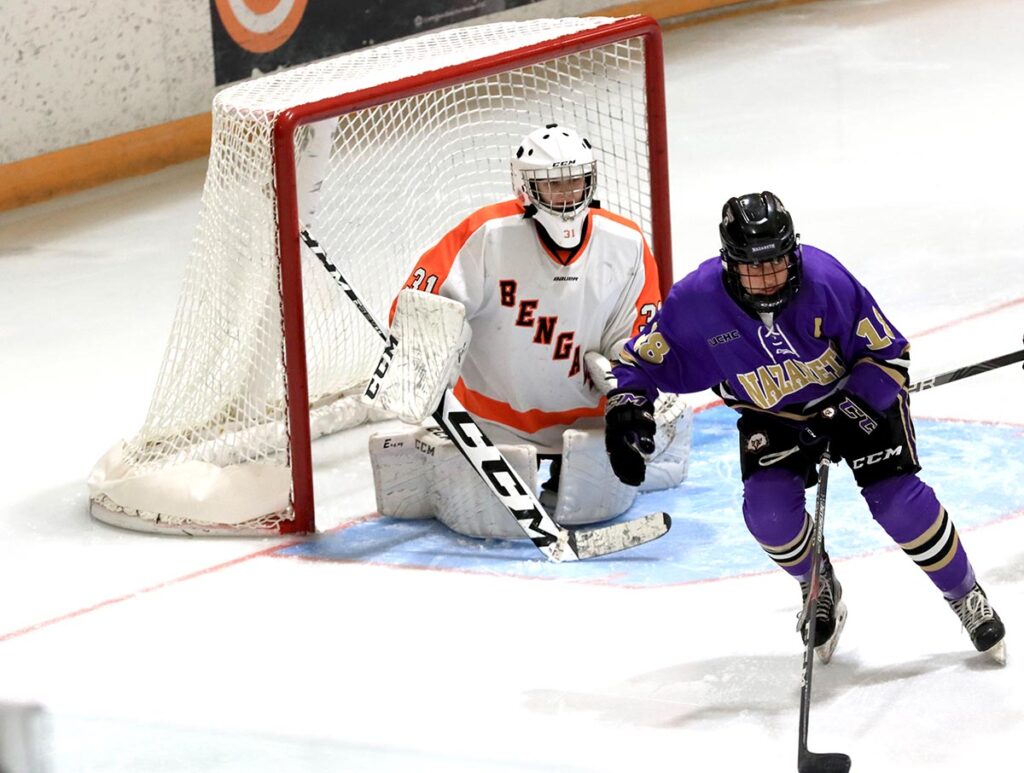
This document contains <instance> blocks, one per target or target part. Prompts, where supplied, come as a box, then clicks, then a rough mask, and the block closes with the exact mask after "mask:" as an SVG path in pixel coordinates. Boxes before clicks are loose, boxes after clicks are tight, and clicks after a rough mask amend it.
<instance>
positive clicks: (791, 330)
mask: <svg viewBox="0 0 1024 773" xmlns="http://www.w3.org/2000/svg"><path fill="white" fill-rule="evenodd" d="M719 230H720V235H721V239H722V251H721V254H720V256H718V257H715V258H712V259H710V260H707V261H705V262H704V263H702V264H701V265H700V266H699V267H698V268H697V269H696V270H695V271H693V272H692V273H691V274H689V275H688V276H686V277H684V278H683V279H682V280H680V281H679V282H677V283H676V284H675V286H674V287H673V288H672V291H671V292H670V293H669V295H668V298H667V299H666V300H665V303H664V306H663V307H662V309H661V310H660V312H659V313H658V314H657V315H656V316H655V318H654V319H653V320H652V322H651V323H650V324H649V325H648V326H647V327H646V328H644V329H643V330H642V331H641V332H640V334H639V335H637V336H636V337H635V338H633V339H632V340H631V341H630V342H629V343H628V344H627V345H626V349H625V352H624V354H623V356H622V361H621V363H620V364H619V365H618V366H616V367H615V369H614V374H615V377H616V378H617V380H618V384H617V389H615V390H614V391H613V392H611V393H610V394H609V399H608V402H607V408H606V430H605V441H606V446H607V449H608V455H609V458H610V460H611V465H612V469H613V470H614V471H615V474H616V475H617V476H618V477H619V479H620V480H622V481H623V482H624V483H627V484H630V485H634V486H635V485H639V484H640V483H641V482H642V481H643V479H644V453H648V452H649V451H650V450H651V449H653V435H654V421H653V420H652V418H651V409H652V401H653V400H654V398H655V397H656V396H657V393H658V391H659V390H660V391H662V392H684V393H685V392H697V391H700V390H703V389H708V388H711V389H714V390H715V392H716V393H717V394H718V395H719V396H721V397H722V399H723V400H724V401H725V403H726V405H729V406H731V407H732V408H734V409H736V410H737V411H739V414H740V418H739V421H738V422H737V427H738V428H739V434H740V465H741V470H742V477H743V517H744V520H745V522H746V525H747V528H748V529H749V530H750V533H751V534H752V535H753V536H754V538H755V539H756V540H757V541H758V543H759V544H760V545H761V547H762V548H763V549H764V550H765V551H766V552H767V553H768V555H769V556H770V557H771V558H772V560H774V561H775V562H776V563H777V564H778V565H779V566H780V567H782V568H783V569H785V570H786V571H787V572H788V573H789V574H791V575H792V576H793V577H795V578H797V579H798V580H799V581H800V586H801V589H802V591H803V594H804V598H805V599H806V596H807V592H808V589H809V584H810V582H809V581H810V565H811V558H810V554H811V534H810V531H811V528H812V522H811V518H810V516H809V515H808V514H807V512H806V510H805V502H804V497H805V492H804V490H805V488H806V487H809V486H812V485H813V484H814V482H815V480H816V477H817V474H816V462H817V460H818V454H819V453H820V449H819V448H815V447H814V441H815V439H817V441H818V442H823V439H826V438H827V439H828V440H829V441H830V448H831V452H832V456H833V458H836V459H838V458H842V459H845V460H846V463H847V464H848V465H849V466H850V468H851V469H852V471H853V475H854V478H855V479H856V481H857V485H858V486H859V487H860V489H861V494H862V495H863V497H864V499H865V501H866V502H867V504H868V508H869V509H870V511H871V514H872V516H873V517H874V519H875V520H876V521H877V522H878V523H879V524H880V525H881V527H882V528H883V529H884V530H885V531H886V533H887V534H888V535H889V536H890V537H891V538H892V539H893V541H895V542H896V543H897V544H898V545H899V546H900V547H901V548H902V549H903V551H904V552H905V553H906V554H907V555H908V556H909V557H910V558H911V559H912V560H913V561H914V562H915V563H916V564H917V565H918V566H919V567H921V569H923V570H924V571H925V572H926V573H927V575H928V577H929V579H930V580H931V581H932V582H933V583H934V584H935V586H936V587H937V588H938V589H939V590H940V591H941V592H942V594H943V595H944V596H945V598H946V600H947V601H948V602H949V605H950V606H951V607H952V609H953V610H954V611H955V612H956V614H957V615H958V616H959V618H960V620H961V622H962V623H963V626H964V628H965V629H966V630H967V632H968V633H969V634H970V637H971V641H972V642H973V644H974V646H975V647H976V648H977V649H978V650H979V651H982V652H988V653H989V654H991V655H992V656H993V657H994V658H995V659H996V660H998V661H1000V662H1004V661H1005V646H1004V643H1003V637H1004V634H1005V629H1004V626H1003V623H1002V621H1001V620H1000V619H999V616H998V615H997V614H996V612H995V610H994V609H993V608H992V605H991V604H990V603H989V601H988V599H987V598H986V595H985V592H984V591H983V590H982V588H981V586H980V585H979V584H978V583H977V581H976V579H975V576H974V569H973V568H972V567H971V563H970V561H969V560H968V558H967V553H966V552H965V550H964V547H963V545H962V544H961V542H960V538H959V536H958V534H957V531H956V528H955V527H954V525H953V521H952V519H951V518H950V517H949V515H948V514H947V513H946V510H945V508H943V506H942V505H941V504H940V503H939V500H938V499H937V498H936V496H935V493H934V491H932V489H931V487H929V486H928V485H927V484H926V483H924V482H923V481H922V480H921V479H920V478H919V477H918V474H917V473H918V472H919V470H920V469H921V467H920V464H919V461H918V456H917V447H916V443H915V438H914V427H913V424H912V423H911V418H910V401H909V398H908V395H907V391H906V386H907V374H908V366H909V348H910V347H909V344H908V343H907V340H906V339H905V338H904V337H903V336H902V335H901V334H900V333H899V331H898V330H896V329H895V328H894V327H893V325H892V324H891V323H890V322H889V320H888V319H887V318H886V317H885V315H884V314H883V313H882V311H881V309H880V308H879V306H878V304H877V303H876V302H875V299H874V298H872V296H871V294H870V293H869V292H868V291H867V290H866V289H865V288H864V287H863V285H861V284H860V282H858V281H857V280H856V279H855V278H854V277H853V276H852V275H851V274H850V273H849V272H848V271H847V270H846V269H845V268H844V267H843V266H842V265H841V264H840V263H839V261H837V260H836V259H835V258H833V257H832V256H831V255H829V254H828V253H827V252H823V251H822V250H819V249H817V248H815V247H812V246H810V245H801V244H800V243H799V235H798V234H796V233H795V232H794V229H793V220H792V217H791V216H790V214H789V213H788V212H787V211H786V209H785V207H784V206H783V204H782V202H781V201H780V200H779V199H778V198H777V197H776V196H775V195H773V194H772V193H768V192H765V193H752V194H747V195H744V196H740V197H738V198H732V199H729V201H728V202H726V204H725V206H724V208H723V210H722V222H721V225H720V228H719ZM821 580H822V594H821V597H820V601H819V606H818V622H817V626H816V635H815V649H816V651H817V652H818V655H819V658H820V659H821V660H823V661H824V662H828V659H829V658H830V657H831V655H832V652H833V651H834V649H835V645H836V643H837V642H838V639H839V635H840V633H841V632H842V628H843V624H844V621H845V617H846V608H845V604H844V603H843V601H842V587H841V586H840V584H839V581H838V580H837V579H836V576H835V571H834V569H833V567H832V564H831V563H830V562H829V560H828V555H827V553H826V554H825V555H824V556H823V560H822V570H821ZM806 635H807V633H806V629H805V630H804V636H805V637H806Z"/></svg>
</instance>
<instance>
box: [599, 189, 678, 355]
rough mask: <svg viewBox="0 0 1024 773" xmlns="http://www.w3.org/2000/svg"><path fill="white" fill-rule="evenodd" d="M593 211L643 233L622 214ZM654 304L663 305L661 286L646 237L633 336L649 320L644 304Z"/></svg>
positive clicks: (655, 306) (655, 263)
mask: <svg viewBox="0 0 1024 773" xmlns="http://www.w3.org/2000/svg"><path fill="white" fill-rule="evenodd" d="M591 212H592V213H594V214H596V215H599V216H600V217H606V218H608V219H609V220H613V221H615V222H616V223H619V224H620V225H624V226H626V227H627V228H632V229H633V230H634V231H639V232H640V233H641V235H642V234H643V232H642V231H640V227H639V226H638V225H637V224H636V223H634V222H633V221H632V220H629V219H628V218H625V217H622V216H621V215H616V214H615V213H614V212H606V211H605V210H603V209H592V210H591ZM652 304H653V307H654V308H657V307H658V306H659V305H661V286H660V284H659V283H658V263H657V261H655V259H654V253H653V252H651V248H650V247H648V246H647V239H644V287H643V289H642V290H641V291H640V295H639V297H638V298H637V299H636V322H635V323H633V336H636V335H637V334H638V333H639V332H640V328H641V327H643V325H644V324H645V323H646V321H647V316H648V315H646V314H645V313H644V306H651V305H652Z"/></svg>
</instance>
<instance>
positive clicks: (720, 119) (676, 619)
mask: <svg viewBox="0 0 1024 773" xmlns="http://www.w3.org/2000/svg"><path fill="white" fill-rule="evenodd" d="M1022 29H1024V4H1022V3H1020V2H1015V1H1014V0H987V1H986V2H984V3H980V2H977V1H976V0H848V1H845V2H820V3H814V4H810V5H803V6H797V7H794V8H790V9H784V10H777V11H773V12H769V13H757V14H752V15H748V16H743V17H739V18H736V19H732V20H728V21H721V22H717V23H714V24H706V25H701V26H696V27H689V28H683V29H679V30H676V31H672V32H669V33H667V34H666V38H665V42H666V54H667V70H668V82H667V88H668V92H669V110H670V116H669V120H670V125H669V137H670V151H671V157H670V160H671V169H672V191H671V193H672V212H673V235H674V255H675V273H676V276H677V277H680V276H682V275H683V274H684V273H686V272H687V271H688V270H690V269H691V268H692V267H694V266H695V265H696V264H697V263H698V262H699V261H700V260H703V259H704V258H706V257H709V256H710V255H713V254H714V253H715V252H716V249H717V231H716V223H717V214H718V211H719V208H720V207H721V204H722V202H723V201H724V200H725V199H726V198H727V197H728V196H730V195H736V194H739V193H743V192H747V191H750V190H762V189H765V188H767V189H770V190H773V191H775V192H776V193H778V194H779V195H780V196H782V198H783V200H784V201H785V202H786V203H787V205H788V207H789V208H790V210H791V211H792V212H794V214H795V217H796V219H797V225H798V229H799V230H800V232H801V234H802V236H803V239H804V241H806V242H808V243H811V244H815V245H817V246H820V247H822V248H824V249H827V250H829V251H830V252H833V253H834V254H836V255H837V256H838V257H840V259H842V260H843V261H844V262H845V263H846V264H847V265H848V266H849V267H850V268H851V269H852V270H853V271H854V273H855V274H857V275H858V276H859V277H860V278H861V279H862V280H863V281H864V283H865V284H866V285H867V286H868V287H870V288H871V290H872V291H873V293H874V294H875V296H876V298H877V299H878V300H879V302H880V303H881V304H882V306H883V308H885V310H886V311H887V313H888V314H889V316H890V317H891V318H892V319H893V320H894V321H895V322H896V323H897V324H898V326H899V327H900V329H901V330H903V331H904V332H905V333H907V334H909V335H911V337H912V342H913V346H914V349H913V357H914V375H915V376H917V377H922V376H925V375H929V374H931V373H934V372H939V371H942V370H946V369H949V368H952V367H956V366H958V365H961V364H965V363H969V362H974V361H976V360H980V359H984V358H986V357H989V356H993V355H996V354H1001V353H1003V352H1006V351H1011V350H1014V349H1017V348H1020V346H1021V334H1022V332H1024V272H1022V271H1021V267H1022V263H1024V247H1022V245H1024V219H1022V218H1021V215H1020V201H1021V193H1020V181H1021V179H1022V178H1024V158H1022V150H1021V147H1022V146H1021V141H1020V133H1021V127H1022V126H1024V107H1022V100H1021V98H1020V97H1021V93H1022V91H1021V90H1022V86H1021V84H1022V82H1024V45H1021V30H1022ZM203 173H204V163H202V162H197V163H192V164H186V165H183V166H180V167H177V168H173V169H170V170H166V171H164V172H161V173H159V174H155V175H151V176H149V177H145V178H140V179H136V180H132V181H127V182H122V183H118V184H115V185H111V186H107V187H105V188H102V189H98V190H95V191H92V192H89V193H86V194H82V195H77V196H73V197H69V198H66V199H62V200H58V201H54V202H50V203H47V204H44V205H40V206H35V207H30V208H26V209H23V210H20V211H16V212H12V213H7V214H5V215H2V216H0V406H3V414H2V415H3V417H4V420H3V441H4V442H3V443H0V483H2V485H0V588H2V589H3V590H2V591H0V701H25V702H38V703H41V704H43V705H45V706H46V707H47V708H48V709H49V710H50V711H51V712H52V717H51V720H52V737H53V747H52V751H51V752H50V754H51V760H50V762H51V765H52V769H53V770H54V771H57V772H58V773H64V771H80V770H103V771H107V770H125V771H186V770H190V771H197V770H204V771H205V770H210V771H235V770H238V771H248V772H251V771H264V770H266V771H271V770H275V771H281V770H303V771H327V770H342V769H344V770H410V771H411V770H416V771H422V770H467V771H468V770H478V771H481V770H601V771H660V770H686V771H702V772H703V771H726V772H727V773H731V772H732V771H751V770H757V771H791V770H793V769H794V768H795V752H796V732H797V712H798V706H799V677H800V647H799V641H798V639H797V637H796V634H795V633H794V630H793V626H794V614H795V599H794V594H795V589H794V587H793V583H792V581H791V580H790V579H789V578H787V577H786V576H785V575H784V574H782V573H781V572H768V573H765V574H759V575H755V576H750V577H742V578H733V579H724V580H721V581H714V582H705V583H696V584H689V585H676V586H669V587H662V588H647V589H644V588H639V589H638V588H620V587H611V586H605V585H597V584H589V583H584V584H574V583H568V582H559V581H527V580H524V579H517V578H509V577H498V576H495V577H490V576H485V575H481V574H471V573H460V572H452V571H433V570H422V571H412V570H407V569H399V568H394V567H389V566H375V565H368V564H364V563H333V562H311V561H303V560H298V559H295V560H290V559H281V558H270V557H268V556H261V555H260V553H261V551H266V550H268V549H269V548H272V547H274V546H275V545H277V544H278V542H276V541H274V540H217V541H214V540H210V541H204V540H201V539H191V540H190V539H186V538H165V537H156V536H150V535H143V534H134V533H128V532H123V531H119V530H117V529H114V528H111V527H107V526H104V525H102V524H99V523H96V522H94V521H92V520H91V519H90V518H89V517H88V515H87V512H86V492H85V485H84V477H85V475H86V474H87V472H88V470H89V469H90V467H91V466H92V464H93V463H94V461H95V460H96V459H97V458H98V456H99V455H100V454H102V453H103V452H104V451H105V450H106V448H107V447H109V445H110V444H111V443H113V442H114V441H115V440H116V439H117V438H118V437H121V436H126V435H130V434H131V433H133V432H134V431H135V429H137V427H138V426H139V424H140V423H141V421H142V419H143V417H144V413H145V410H146V407H147V404H148V399H149V396H150V394H151V391H152V387H153V383H154V381H155V377H156V373H157V370H158V367H159V363H160V360H161V357H162V354H163V351H162V348H163V345H164V342H165V341H166V335H167V332H168V330H169V325H170V321H171V317H172V315H173V311H174V305H175V302H176V297H177V292H178V281H179V279H180V275H181V271H182V266H183V259H184V256H185V255H186V253H187V249H188V244H189V242H190V240H191V238H192V232H193V228H194V226H195V223H196V219H197V207H198V199H199V193H200V188H201V184H202V178H203ZM609 204H613V202H609ZM1022 387H1024V374H1022V373H1021V372H1020V369H1019V367H1011V368H1006V369H1004V370H1002V371H1000V372H997V373H993V374H989V375H986V376H981V377H978V378H976V379H971V380H967V381H964V382H962V383H958V384H954V385H950V386H947V387H943V388H941V389H936V390H934V391H931V392H926V393H922V394H921V395H919V396H918V397H916V398H915V401H914V403H915V412H916V414H917V415H918V416H920V417H936V418H948V419H972V420H981V421H992V422H1009V423H1011V424H1013V425H1016V426H1024V407H1022V401H1021V397H1022V396H1024V388H1022ZM368 432H369V430H366V429H360V430H356V431H353V432H350V433H346V434H345V435H343V436H341V437H337V438H333V439H330V440H327V441H324V442H318V443H317V444H316V447H315V462H316V470H317V483H316V485H317V501H318V506H319V510H318V518H319V523H320V526H321V528H322V529H330V528H333V527H335V526H338V525H340V524H343V523H345V522H346V521H349V520H351V519H353V518H358V517H361V516H364V515H366V514H368V513H371V512H372V511H373V507H374V504H373V492H372V489H371V487H370V485H369V480H370V476H369V465H368V461H367V459H366V454H365V450H364V449H365V438H366V436H367V434H368ZM1022 447H1024V444H1022ZM963 474H964V475H971V476H990V477H991V479H992V480H999V476H1000V470H999V468H998V467H995V468H991V467H987V468H984V469H978V468H970V469H964V470H963ZM1021 490H1022V501H1021V508H1024V484H1022V489H1021ZM940 494H941V492H940ZM1022 515H1024V509H1021V510H1017V511H1016V512H1015V513H1011V514H1009V516H1008V517H1006V518H1005V519H1003V520H1001V521H999V522H997V523H993V524H989V525H986V526H983V527H981V528H977V529H972V530H969V531H967V533H965V534H964V535H963V536H964V539H965V542H966V544H967V547H968V549H969V551H970V555H971V558H972V560H973V562H974V565H975V567H976V569H977V571H978V573H979V576H980V578H981V579H982V581H983V582H984V583H985V586H986V588H987V590H988V591H989V594H990V596H991V597H992V599H993V601H994V602H995V603H996V605H997V607H998V609H999V611H1000V613H1001V614H1002V616H1003V617H1004V619H1005V620H1006V621H1007V627H1008V629H1009V636H1008V641H1009V650H1010V662H1009V664H1008V666H1007V667H1006V668H1004V669H996V668H992V667H989V666H988V664H986V662H985V661H984V660H982V659H980V658H978V657H977V656H976V655H975V654H974V653H973V651H972V650H971V649H970V645H969V642H968V641H967V639H966V636H965V635H964V634H963V633H962V632H961V631H960V630H959V629H958V626H957V624H956V621H955V619H954V618H953V617H952V616H951V613H950V612H949V611H948V609H947V608H946V607H945V604H944V603H943V601H942V600H941V598H940V597H939V594H938V593H937V592H936V591H935V590H934V588H933V587H932V586H931V585H930V583H928V581H927V580H926V579H925V578H924V576H923V575H922V574H921V573H920V572H919V571H918V570H917V569H915V568H914V567H913V566H912V565H911V564H910V562H909V561H908V560H907V559H906V558H905V557H904V556H902V555H901V554H899V553H898V552H894V551H890V552H883V553H879V554H874V555H869V556H864V557H859V558H854V559H850V560H846V561H841V562H839V563H838V566H837V570H838V571H839V572H841V576H842V579H843V582H844V588H845V591H846V599H847V602H848V605H849V607H850V610H851V612H850V620H849V624H848V626H847V628H846V632H845V634H844V641H843V644H842V645H841V646H840V649H839V651H838V652H837V655H836V657H835V659H834V661H833V662H832V664H831V665H829V666H828V667H819V668H817V669H816V671H815V685H814V686H815V691H814V705H813V708H812V713H811V748H812V749H814V750H818V751H845V752H848V753H850V754H851V755H852V756H853V759H854V770H856V771H883V772H885V771H896V770H899V771H901V772H909V771H929V773H963V772H964V771H974V770H986V769H989V768H993V767H997V766H998V767H1000V768H1002V767H1003V766H1004V765H1003V764H1002V763H1003V761H1004V760H1006V759H1010V760H1012V759H1015V758H1017V757H1019V739H1020V738H1021V737H1022V735H1024V690H1022V687H1024V679H1022V676H1021V674H1022V672H1021V666H1020V663H1019V661H1018V660H1016V659H1015V655H1016V649H1015V644H1016V641H1017V632H1018V631H1020V630H1021V624H1020V623H1019V622H1018V621H1020V620H1024V517H1021V516H1022ZM739 517H740V515H739V513H737V518H739ZM223 733H227V734H226V735H225V734H223ZM1011 767H1012V763H1011Z"/></svg>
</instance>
